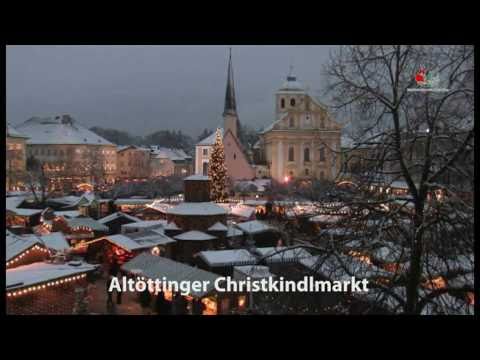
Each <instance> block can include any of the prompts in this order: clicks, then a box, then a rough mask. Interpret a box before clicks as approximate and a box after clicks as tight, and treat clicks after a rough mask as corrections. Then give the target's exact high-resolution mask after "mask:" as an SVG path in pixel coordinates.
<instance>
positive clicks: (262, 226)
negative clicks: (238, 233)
mask: <svg viewBox="0 0 480 360" xmlns="http://www.w3.org/2000/svg"><path fill="white" fill-rule="evenodd" d="M237 227H238V228H239V229H240V230H242V231H243V232H244V233H247V234H260V233H263V232H267V231H276V229H275V228H274V227H271V226H270V225H268V224H266V223H264V222H262V221H259V220H253V221H246V222H242V223H240V224H237Z"/></svg>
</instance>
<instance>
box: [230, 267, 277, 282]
mask: <svg viewBox="0 0 480 360" xmlns="http://www.w3.org/2000/svg"><path fill="white" fill-rule="evenodd" d="M275 276H276V275H274V274H272V273H271V272H270V269H269V267H268V266H261V265H242V266H235V267H234V275H233V277H234V278H242V279H245V278H247V277H249V278H252V279H263V278H268V277H275Z"/></svg>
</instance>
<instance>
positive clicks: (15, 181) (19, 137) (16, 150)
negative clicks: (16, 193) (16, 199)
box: [5, 124, 28, 190]
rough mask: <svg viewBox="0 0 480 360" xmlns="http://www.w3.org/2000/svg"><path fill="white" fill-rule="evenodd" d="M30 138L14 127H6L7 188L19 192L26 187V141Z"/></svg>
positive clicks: (8, 125)
mask: <svg viewBox="0 0 480 360" xmlns="http://www.w3.org/2000/svg"><path fill="white" fill-rule="evenodd" d="M27 139H28V136H26V135H23V134H21V133H20V132H19V131H17V130H16V129H15V128H13V126H11V125H10V124H7V127H6V141H5V143H6V156H5V158H6V171H5V173H6V188H7V190H18V189H19V188H20V187H22V186H23V185H24V181H25V175H26V159H27V158H26V141H27Z"/></svg>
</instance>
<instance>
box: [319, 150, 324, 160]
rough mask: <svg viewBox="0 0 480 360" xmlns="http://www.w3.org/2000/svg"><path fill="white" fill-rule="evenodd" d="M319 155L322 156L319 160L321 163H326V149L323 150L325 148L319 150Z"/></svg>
mask: <svg viewBox="0 0 480 360" xmlns="http://www.w3.org/2000/svg"><path fill="white" fill-rule="evenodd" d="M319 155H320V158H319V160H320V161H325V148H323V147H322V148H320V150H319Z"/></svg>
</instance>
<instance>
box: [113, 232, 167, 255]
mask: <svg viewBox="0 0 480 360" xmlns="http://www.w3.org/2000/svg"><path fill="white" fill-rule="evenodd" d="M104 239H106V240H108V241H110V242H111V243H113V244H115V245H117V246H119V247H121V248H122V249H125V250H127V251H129V252H131V251H134V250H140V249H150V248H152V247H155V246H158V245H167V244H172V243H174V242H175V240H173V239H172V238H170V237H168V236H166V235H165V234H162V233H159V232H156V231H153V230H145V231H141V232H135V233H127V234H117V235H109V236H105V237H104Z"/></svg>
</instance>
